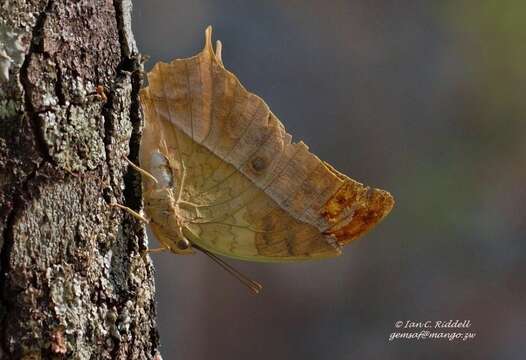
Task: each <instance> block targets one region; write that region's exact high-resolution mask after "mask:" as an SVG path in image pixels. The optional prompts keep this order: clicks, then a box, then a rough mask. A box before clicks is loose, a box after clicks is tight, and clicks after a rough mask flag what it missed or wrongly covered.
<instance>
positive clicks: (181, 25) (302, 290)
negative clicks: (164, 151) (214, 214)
mask: <svg viewBox="0 0 526 360" xmlns="http://www.w3.org/2000/svg"><path fill="white" fill-rule="evenodd" d="M525 16H526V2H524V1H521V0H515V1H490V0H478V1H461V0H457V1H387V0H386V1H369V0H360V1H349V0H348V1H342V0H333V1H330V2H328V1H322V0H317V1H298V0H288V1H277V0H266V1H240V0H239V1H223V0H221V1H218V0H214V1H212V0H184V1H181V0H177V1H175V0H164V1H161V0H148V1H146V0H135V1H134V12H133V26H134V32H135V36H136V40H137V42H138V45H139V48H140V50H141V51H142V53H144V54H147V55H150V56H151V59H150V61H149V62H148V63H147V64H146V69H147V70H149V69H150V68H151V67H152V66H153V64H154V63H155V62H156V61H159V60H163V61H170V60H171V59H173V58H182V57H188V56H191V55H194V54H196V53H197V52H198V51H200V49H201V48H202V46H203V39H204V29H205V27H206V26H207V25H208V24H211V25H213V26H214V38H215V39H221V40H222V42H223V46H224V48H223V60H224V63H225V66H226V67H227V68H228V69H229V70H231V71H232V72H234V73H235V74H236V75H237V76H238V77H239V79H240V80H241V82H242V83H243V84H244V85H245V86H246V87H247V88H248V89H249V90H251V91H252V92H254V93H256V94H258V95H260V96H261V97H262V98H263V99H265V101H266V102H267V103H268V104H269V106H270V107H271V109H272V111H273V112H274V113H275V114H276V115H277V116H278V117H279V118H280V119H281V121H282V122H283V123H284V124H285V126H286V127H287V129H288V131H289V132H290V133H292V134H293V135H294V138H295V140H299V139H303V140H304V141H305V142H306V143H307V144H308V145H309V146H310V148H311V150H312V151H313V152H314V153H316V154H317V155H319V156H320V157H321V158H322V159H324V160H326V161H328V162H330V163H331V164H333V165H334V166H335V167H336V168H338V169H340V170H341V171H342V172H344V173H346V174H348V175H350V176H351V177H352V178H354V179H356V180H358V181H361V182H364V183H366V184H368V185H372V186H375V187H380V188H383V189H386V190H388V191H390V192H391V193H392V194H393V195H394V196H395V199H396V201H397V203H396V205H395V208H394V209H393V211H392V213H391V215H389V216H388V217H387V218H386V219H385V220H384V221H383V222H382V223H381V224H380V226H378V227H377V228H375V229H374V230H373V231H371V232H370V233H369V234H368V235H366V236H365V237H364V238H363V239H361V240H359V241H357V242H354V243H353V244H351V245H350V246H348V247H346V248H345V254H344V255H343V256H341V257H339V258H336V259H331V260H325V261H320V262H312V263H297V264H259V263H246V262H238V261H230V263H231V264H232V265H234V266H236V267H237V268H239V269H241V270H242V271H243V272H244V273H245V274H247V275H248V276H250V277H252V278H254V279H256V280H258V281H259V282H261V283H262V284H263V285H264V286H265V288H264V291H263V293H262V294H261V295H260V296H252V295H251V294H250V293H249V292H248V291H247V290H246V289H245V288H244V287H242V286H241V285H240V284H239V283H238V282H237V281H235V280H234V279H233V278H232V277H231V276H230V275H228V274H227V273H226V272H225V271H223V270H221V269H220V268H219V267H218V266H217V265H215V264H214V263H212V262H211V261H210V260H209V259H207V258H206V257H204V256H203V255H201V254H198V255H196V256H191V257H182V256H179V257H176V256H174V255H171V254H158V255H152V257H153V261H154V263H155V267H156V281H157V284H156V286H157V299H158V316H159V317H158V321H159V329H160V335H161V343H162V347H161V352H162V355H163V358H164V359H165V360H166V359H192V360H200V359H203V360H204V359H217V360H221V359H251V360H259V359H265V360H268V359H276V360H280V359H302V360H319V359H335V360H336V359H338V360H339V359H342V360H343V359H416V358H418V359H423V358H425V359H457V358H458V359H460V358H462V359H490V358H491V359H523V358H524V353H525V350H526V341H525V339H526V306H525V305H526V298H525V297H526V281H525V277H526V242H525V240H526V236H525V234H526V211H525V210H526V208H525V206H524V205H525V203H526V141H525V140H526V119H525V115H526V100H525V99H524V96H525V94H526V66H525V64H526V26H524V24H525V20H524V19H525ZM151 246H155V244H152V245H151ZM449 319H454V320H455V319H459V320H465V319H467V320H471V324H472V325H471V328H470V329H469V330H468V331H469V332H475V333H476V334H477V335H476V338H475V339H473V340H468V341H465V342H463V341H460V340H455V341H448V340H447V339H441V340H401V339H399V340H393V341H389V335H390V334H391V333H392V332H395V331H397V330H396V329H395V327H394V323H395V322H396V321H398V320H402V321H406V320H412V321H426V320H433V321H435V320H449ZM450 331H455V330H454V329H451V330H450Z"/></svg>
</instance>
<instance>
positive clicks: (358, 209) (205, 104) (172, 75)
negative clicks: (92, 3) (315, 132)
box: [140, 28, 393, 261]
mask: <svg viewBox="0 0 526 360" xmlns="http://www.w3.org/2000/svg"><path fill="white" fill-rule="evenodd" d="M148 83H149V86H148V87H146V88H145V89H143V90H142V91H141V102H142V105H143V110H144V114H145V120H146V124H145V132H144V135H143V140H142V144H141V157H140V158H141V166H142V167H144V168H145V169H146V170H148V168H149V163H148V153H149V152H151V151H155V150H157V149H159V146H160V145H159V144H160V143H161V140H163V139H164V140H165V141H166V143H167V144H168V147H169V150H170V154H171V156H172V157H173V159H174V162H175V163H176V166H175V169H174V171H175V173H176V177H177V179H179V180H178V181H177V183H176V184H175V186H176V187H177V186H179V185H180V184H178V183H179V182H180V177H181V171H182V170H181V169H182V164H184V166H185V168H186V180H185V185H184V192H183V196H182V199H183V200H184V201H186V202H189V203H193V204H196V205H197V206H196V208H195V209H191V210H188V209H187V214H188V216H189V217H190V218H191V219H190V222H189V224H188V225H187V229H186V230H185V232H186V235H187V236H189V237H190V238H191V240H192V241H195V242H196V243H197V244H198V245H200V246H202V247H204V248H206V249H208V250H210V251H212V252H215V253H218V254H221V255H225V256H230V257H235V258H240V259H246V260H253V261H258V260H261V261H273V260H275V261H286V260H301V259H310V258H319V257H330V256H335V255H338V254H339V253H340V245H343V244H345V243H347V242H349V241H350V240H352V239H354V238H357V237H358V236H359V235H361V234H362V233H364V232H365V231H367V230H368V229H369V228H370V227H372V226H373V225H374V224H375V223H377V222H378V221H379V220H380V219H381V218H383V217H384V216H385V215H386V214H387V213H388V212H389V211H390V209H391V208H392V206H393V199H392V197H391V196H390V194H389V193H387V192H385V191H383V190H378V189H371V188H368V187H365V186H363V185H362V184H360V183H358V182H356V181H354V180H352V179H349V178H348V177H346V176H345V175H342V174H340V173H338V172H337V171H336V170H334V169H333V168H332V167H330V165H328V164H326V163H324V162H322V161H321V160H320V159H318V158H317V157H316V156H315V155H313V154H312V153H310V152H309V151H308V148H307V146H306V145H305V144H304V143H302V142H299V143H292V141H291V140H292V139H291V136H290V135H289V134H288V133H287V132H286V131H285V129H284V127H283V125H282V123H281V122H280V121H279V120H278V119H277V118H276V117H275V116H274V114H273V113H272V112H271V111H270V110H269V108H268V106H267V105H266V104H265V102H264V101H263V100H262V99H260V98H259V97H258V96H256V95H254V94H252V93H250V92H248V91H247V90H246V89H245V88H244V87H243V86H242V85H241V83H240V82H239V80H238V79H237V78H236V77H235V76H234V75H233V74H232V73H230V72H229V71H227V70H226V69H225V68H224V66H223V64H222V61H221V59H220V54H218V53H214V50H213V48H212V45H211V28H208V29H207V32H206V43H205V47H204V49H203V51H202V52H201V53H199V54H198V55H196V56H194V57H191V58H188V59H182V60H174V61H173V62H171V63H168V64H166V63H158V64H156V65H155V67H154V68H153V70H152V71H151V72H150V73H149V74H148ZM145 186H151V184H150V185H148V181H146V182H145Z"/></svg>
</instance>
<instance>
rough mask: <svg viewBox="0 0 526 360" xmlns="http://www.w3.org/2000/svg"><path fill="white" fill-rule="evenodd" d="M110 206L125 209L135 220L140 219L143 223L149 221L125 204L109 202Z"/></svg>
mask: <svg viewBox="0 0 526 360" xmlns="http://www.w3.org/2000/svg"><path fill="white" fill-rule="evenodd" d="M110 206H115V207H118V208H120V209H122V210H125V211H127V212H128V214H130V215H131V216H133V217H134V218H136V219H137V220H140V221H142V222H144V223H145V224H148V223H149V222H150V220H148V219H146V218H145V217H144V216H142V215H141V214H139V213H138V212H137V211H135V210H133V209H130V208H129V207H127V206H124V205H121V204H117V203H113V204H110Z"/></svg>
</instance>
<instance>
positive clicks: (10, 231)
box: [0, 0, 158, 359]
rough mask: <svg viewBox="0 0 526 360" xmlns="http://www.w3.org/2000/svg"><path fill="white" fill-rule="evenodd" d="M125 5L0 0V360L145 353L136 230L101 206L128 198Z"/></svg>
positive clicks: (131, 201)
mask: <svg viewBox="0 0 526 360" xmlns="http://www.w3.org/2000/svg"><path fill="white" fill-rule="evenodd" d="M130 8H131V5H130V4H129V2H128V1H126V0H114V1H113V2H112V1H107V0H97V1H88V0H85V1H68V0H46V1H42V0H7V1H2V3H1V5H0V119H1V122H0V189H1V193H0V249H1V250H0V251H1V256H0V270H1V272H0V287H1V288H0V290H1V291H0V359H19V358H23V359H44V358H45V359H48V358H50V359H60V358H71V359H110V358H118V359H148V358H153V357H154V356H155V354H156V349H157V345H158V336H157V331H156V324H155V308H154V300H153V299H154V285H153V273H152V272H153V270H152V267H151V264H150V262H149V260H148V258H147V257H146V256H144V255H141V254H142V253H141V251H142V250H144V247H145V244H144V242H145V235H144V232H143V227H142V226H141V225H140V224H138V223H137V222H136V220H134V219H133V218H131V217H130V216H129V215H127V214H125V213H124V212H123V211H121V210H118V209H116V208H113V207H110V206H109V204H110V203H111V202H119V203H124V204H126V205H128V206H130V207H132V208H134V209H139V208H140V207H141V206H142V204H141V192H140V183H139V177H138V176H137V175H136V174H135V173H134V172H133V171H132V170H128V166H127V165H126V163H125V161H124V160H123V157H124V156H126V155H128V156H129V157H130V158H131V159H132V160H136V158H137V153H138V146H139V137H140V131H141V124H142V119H141V115H140V111H139V102H138V90H139V88H140V85H141V80H140V79H141V78H140V77H141V73H140V71H141V64H140V59H139V55H138V52H137V49H136V45H135V42H134V39H133V35H132V33H131V29H130ZM102 86H103V87H104V89H105V91H104V94H102V92H101V91H100V90H101V89H103V88H102ZM97 87H98V90H99V92H98V93H97Z"/></svg>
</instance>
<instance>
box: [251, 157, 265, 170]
mask: <svg viewBox="0 0 526 360" xmlns="http://www.w3.org/2000/svg"><path fill="white" fill-rule="evenodd" d="M250 164H251V165H252V169H254V171H255V172H261V171H263V170H265V169H266V168H267V161H266V160H265V159H264V158H262V157H261V156H256V157H255V158H253V159H252V161H251V162H250Z"/></svg>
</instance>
